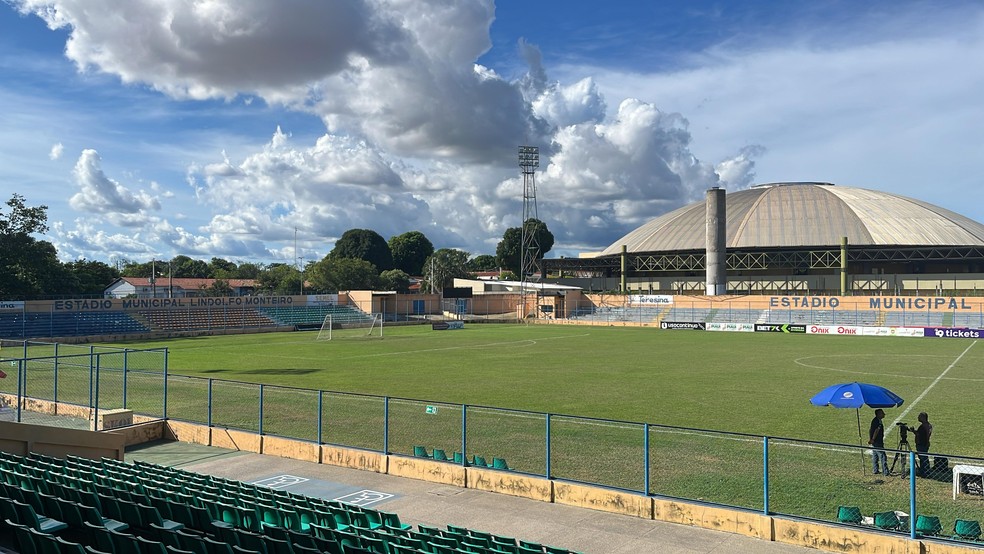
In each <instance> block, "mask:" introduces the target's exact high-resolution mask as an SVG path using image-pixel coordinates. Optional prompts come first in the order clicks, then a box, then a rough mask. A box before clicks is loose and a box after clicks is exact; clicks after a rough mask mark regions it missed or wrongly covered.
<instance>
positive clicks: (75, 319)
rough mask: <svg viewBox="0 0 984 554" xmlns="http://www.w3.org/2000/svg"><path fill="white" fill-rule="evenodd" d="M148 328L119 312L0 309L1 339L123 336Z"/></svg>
mask: <svg viewBox="0 0 984 554" xmlns="http://www.w3.org/2000/svg"><path fill="white" fill-rule="evenodd" d="M148 330H149V329H148V328H147V326H146V325H144V324H143V323H141V322H140V321H137V320H136V319H134V318H133V317H132V316H131V315H130V314H128V313H126V312H123V311H106V312H0V337H2V338H32V337H79V336H91V335H123V334H130V333H145V332H147V331H148Z"/></svg>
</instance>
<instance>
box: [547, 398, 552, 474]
mask: <svg viewBox="0 0 984 554" xmlns="http://www.w3.org/2000/svg"><path fill="white" fill-rule="evenodd" d="M546 469H547V475H546V477H547V479H550V473H551V472H550V414H547V468H546Z"/></svg>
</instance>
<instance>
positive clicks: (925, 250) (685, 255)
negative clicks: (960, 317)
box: [542, 246, 984, 276]
mask: <svg viewBox="0 0 984 554" xmlns="http://www.w3.org/2000/svg"><path fill="white" fill-rule="evenodd" d="M847 259H848V264H862V263H864V264H875V265H877V264H897V263H909V262H948V263H952V264H965V263H971V262H973V263H981V262H984V247H979V246H936V247H902V248H899V247H870V246H865V247H859V246H849V247H848V251H847ZM628 261H629V267H631V268H632V272H633V273H640V272H671V271H702V270H703V269H704V261H705V260H704V251H703V250H694V251H685V252H669V253H665V254H660V253H642V254H629V260H628ZM542 262H543V265H544V267H543V269H544V270H545V271H547V272H552V273H553V272H559V271H563V272H564V273H592V274H596V275H599V274H600V275H607V276H612V275H617V274H618V273H619V271H620V269H619V268H620V267H621V262H620V258H619V256H618V255H614V256H605V257H599V258H560V259H544V260H542ZM840 263H841V261H840V247H836V248H830V247H826V248H816V249H779V248H776V249H760V250H731V251H729V252H728V270H729V271H731V270H734V271H751V270H775V269H799V270H805V269H837V268H839V267H840Z"/></svg>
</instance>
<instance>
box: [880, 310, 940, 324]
mask: <svg viewBox="0 0 984 554" xmlns="http://www.w3.org/2000/svg"><path fill="white" fill-rule="evenodd" d="M945 315H946V313H945V312H886V313H885V325H887V326H889V327H899V326H902V327H905V326H913V327H917V326H922V325H926V326H930V327H940V326H942V325H943V319H944V316H945Z"/></svg>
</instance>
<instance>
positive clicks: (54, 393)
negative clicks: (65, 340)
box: [51, 342, 58, 409]
mask: <svg viewBox="0 0 984 554" xmlns="http://www.w3.org/2000/svg"><path fill="white" fill-rule="evenodd" d="M52 386H53V387H54V390H52V391H51V392H52V395H51V396H52V398H51V401H52V402H54V403H55V408H56V409H57V408H58V343H57V342H56V343H55V372H54V377H53V382H52Z"/></svg>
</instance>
